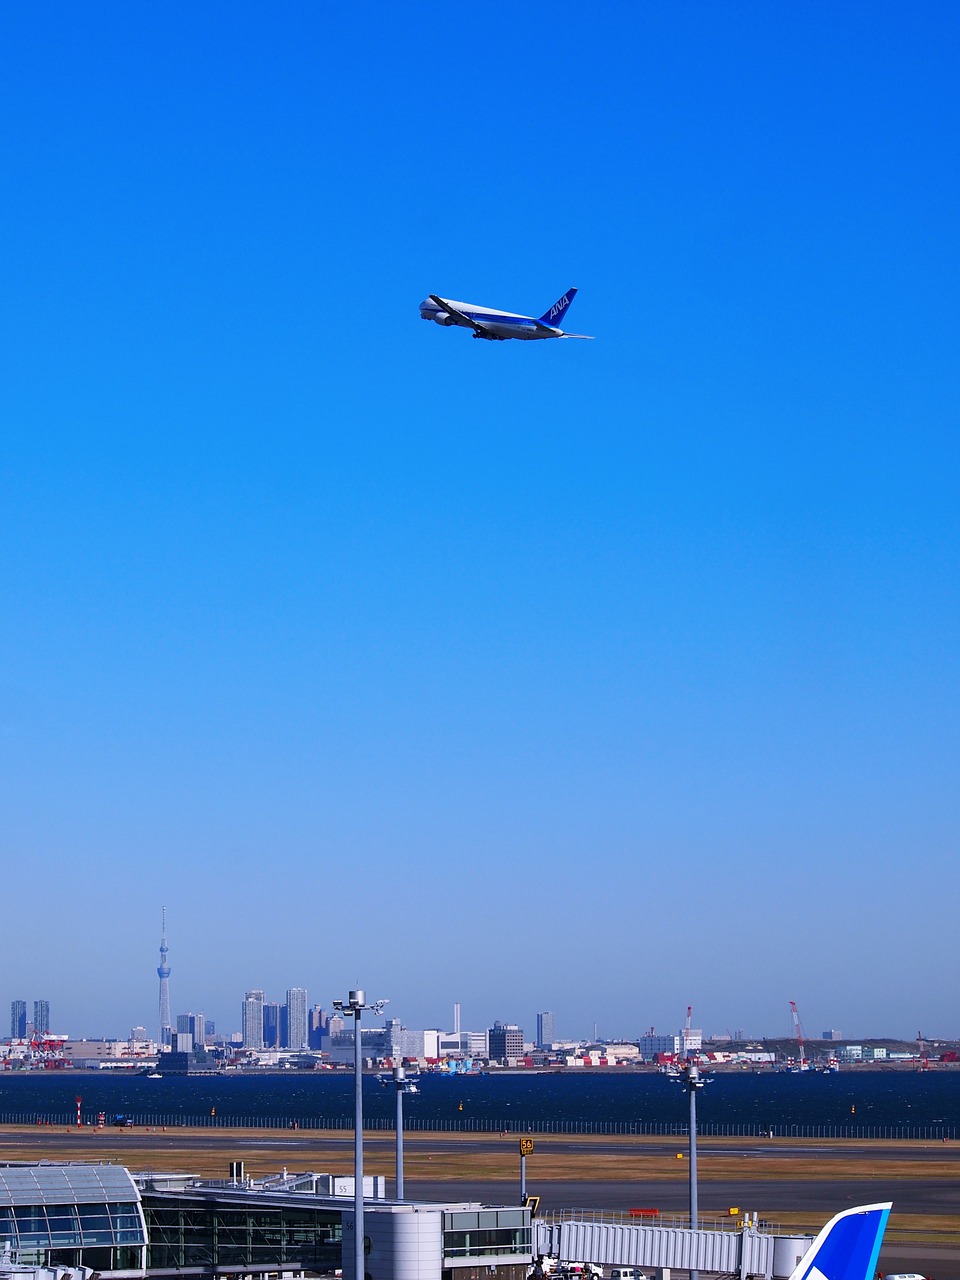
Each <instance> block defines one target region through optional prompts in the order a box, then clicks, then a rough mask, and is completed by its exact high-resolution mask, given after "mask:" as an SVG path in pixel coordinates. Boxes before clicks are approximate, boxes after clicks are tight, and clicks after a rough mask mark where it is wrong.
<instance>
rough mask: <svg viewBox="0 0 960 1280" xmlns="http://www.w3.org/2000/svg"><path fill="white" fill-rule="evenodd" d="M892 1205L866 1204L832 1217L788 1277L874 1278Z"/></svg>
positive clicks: (795, 1279)
mask: <svg viewBox="0 0 960 1280" xmlns="http://www.w3.org/2000/svg"><path fill="white" fill-rule="evenodd" d="M891 1207H892V1206H891V1205H890V1204H889V1203H887V1204H867V1205H862V1206H861V1207H860V1208H858V1209H844V1211H843V1212H842V1213H838V1214H837V1215H836V1217H835V1218H831V1219H830V1221H829V1222H828V1223H827V1225H826V1226H825V1227H824V1228H823V1230H822V1231H821V1232H820V1234H819V1235H818V1236H817V1238H816V1240H814V1242H813V1244H812V1245H811V1246H810V1248H809V1249H808V1250H807V1252H806V1253H805V1254H804V1255H803V1257H802V1258H801V1259H800V1261H799V1262H798V1263H797V1266H796V1268H795V1269H794V1272H793V1274H792V1275H791V1277H790V1280H874V1277H875V1276H876V1274H877V1258H878V1257H879V1255H880V1243H881V1241H882V1240H883V1233H884V1230H885V1229H886V1225H887V1219H888V1218H889V1217H890V1209H891Z"/></svg>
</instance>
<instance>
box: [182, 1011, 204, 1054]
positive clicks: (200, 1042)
mask: <svg viewBox="0 0 960 1280" xmlns="http://www.w3.org/2000/svg"><path fill="white" fill-rule="evenodd" d="M177 1034H178V1035H190V1036H192V1037H193V1043H194V1045H195V1046H196V1047H197V1048H199V1049H202V1048H203V1046H204V1044H205V1042H206V1038H207V1020H206V1018H204V1016H203V1014H202V1013H178V1014H177Z"/></svg>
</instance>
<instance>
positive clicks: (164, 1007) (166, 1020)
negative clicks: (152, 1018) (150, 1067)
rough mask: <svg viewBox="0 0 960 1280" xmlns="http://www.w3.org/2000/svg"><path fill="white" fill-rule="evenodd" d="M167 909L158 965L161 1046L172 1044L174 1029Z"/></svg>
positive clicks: (164, 915)
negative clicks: (171, 1007) (171, 1008)
mask: <svg viewBox="0 0 960 1280" xmlns="http://www.w3.org/2000/svg"><path fill="white" fill-rule="evenodd" d="M169 949H170V948H169V947H168V946H167V908H166V907H164V908H163V930H162V933H161V935H160V963H159V964H158V965H157V977H158V978H159V979H160V1042H159V1043H160V1045H161V1046H163V1045H168V1044H170V1041H171V1038H172V1035H171V1033H172V1028H171V1026H170V966H169V965H168V964H167V952H168V951H169Z"/></svg>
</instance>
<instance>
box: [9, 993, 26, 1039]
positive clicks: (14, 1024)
mask: <svg viewBox="0 0 960 1280" xmlns="http://www.w3.org/2000/svg"><path fill="white" fill-rule="evenodd" d="M26 1038H27V1002H26V1000H11V1001H10V1039H11V1040H26Z"/></svg>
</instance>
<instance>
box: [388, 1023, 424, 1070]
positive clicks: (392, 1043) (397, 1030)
mask: <svg viewBox="0 0 960 1280" xmlns="http://www.w3.org/2000/svg"><path fill="white" fill-rule="evenodd" d="M384 1030H385V1032H386V1035H385V1037H384V1057H385V1058H393V1059H394V1060H396V1059H398V1058H422V1057H424V1056H425V1055H424V1036H425V1033H424V1032H423V1031H408V1030H407V1028H406V1027H404V1026H403V1025H401V1022H400V1019H399V1018H388V1019H387V1024H386V1027H385V1028H384Z"/></svg>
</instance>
